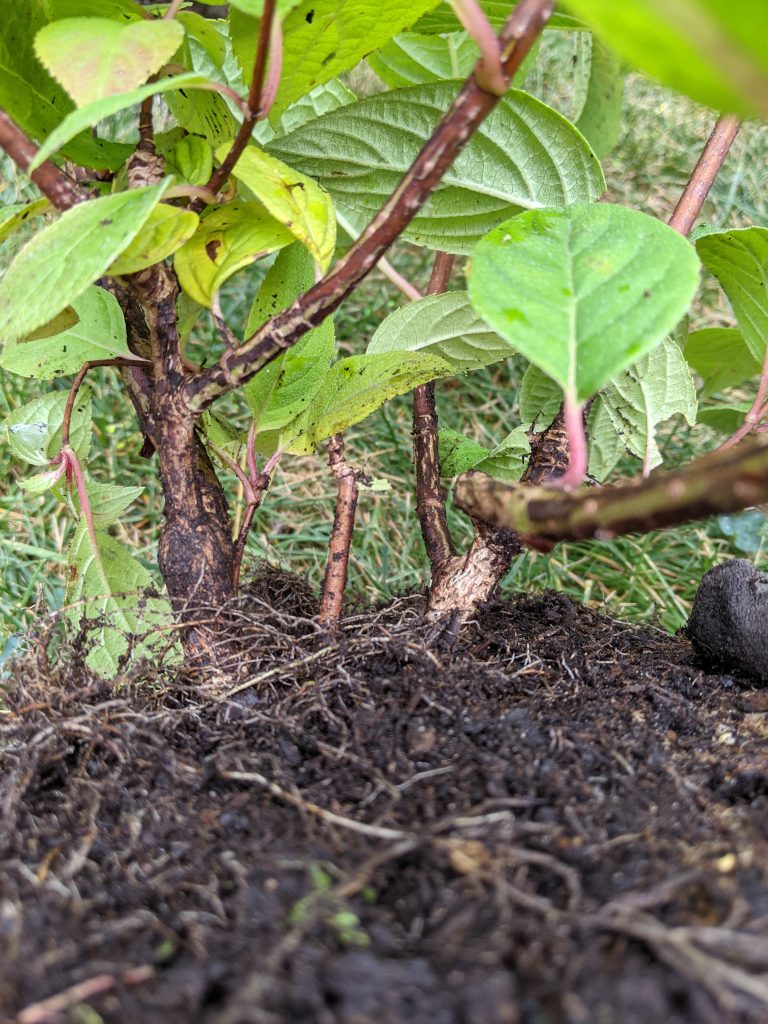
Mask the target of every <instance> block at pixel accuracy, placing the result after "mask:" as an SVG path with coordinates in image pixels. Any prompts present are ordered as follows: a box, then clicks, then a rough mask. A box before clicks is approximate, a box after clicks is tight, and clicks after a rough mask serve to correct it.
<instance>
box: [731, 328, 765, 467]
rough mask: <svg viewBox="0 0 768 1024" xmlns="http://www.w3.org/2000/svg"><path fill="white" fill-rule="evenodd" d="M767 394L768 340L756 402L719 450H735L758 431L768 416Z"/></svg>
mask: <svg viewBox="0 0 768 1024" xmlns="http://www.w3.org/2000/svg"><path fill="white" fill-rule="evenodd" d="M766 394H768V339H766V348H765V356H764V357H763V368H762V370H761V371H760V384H759V385H758V388H757V394H756V395H755V400H754V402H753V403H752V405H751V407H750V409H749V412H748V413H747V415H746V416H745V417H744V422H743V423H742V425H741V426H740V427H739V429H738V430H737V431H736V432H735V433H734V434H732V435H731V436H730V437H729V438H728V439H727V440H726V441H723V443H722V444H721V445H720V448H719V450H720V451H723V450H727V449H728V448H733V446H734V445H735V444H738V443H739V441H742V440H743V439H744V438H745V437H746V436H747V435H748V434H751V433H752V431H753V430H755V429H757V427H758V426H759V425H760V423H762V421H763V420H764V419H765V418H766V416H768V402H766V401H765V396H766Z"/></svg>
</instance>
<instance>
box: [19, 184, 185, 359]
mask: <svg viewBox="0 0 768 1024" xmlns="http://www.w3.org/2000/svg"><path fill="white" fill-rule="evenodd" d="M167 187H168V182H167V181H162V182H160V184H158V185H151V186H149V187H148V188H136V189H131V191H130V192H118V193H116V194H115V195H111V196H104V197H102V198H101V199H91V200H89V201H88V202H85V203H80V204H79V205H78V206H74V207H73V208H72V209H71V210H67V211H66V213H63V214H62V215H61V217H59V219H58V220H57V221H55V222H54V223H53V224H50V225H49V226H48V227H46V228H43V230H42V231H39V232H38V233H37V234H36V235H35V236H34V238H32V239H31V240H30V241H29V242H28V243H27V244H26V245H25V246H24V248H23V249H22V250H21V251H20V252H19V254H18V255H17V256H16V259H15V260H14V261H13V263H11V265H10V267H9V268H8V270H7V271H6V273H5V276H4V277H3V279H2V281H0V339H2V340H3V341H5V342H6V343H7V342H10V341H15V340H16V339H17V338H23V337H25V336H27V335H28V334H31V332H32V331H34V330H35V329H36V328H37V327H42V325H43V324H46V323H48V321H49V320H52V319H53V318H54V317H55V316H56V314H57V313H60V312H61V311H62V310H63V309H66V307H67V306H70V305H71V304H72V303H73V302H74V300H75V299H76V298H77V297H78V296H79V295H82V294H83V292H84V291H85V289H86V288H87V287H88V286H89V285H90V284H91V283H92V282H93V281H95V280H96V279H97V278H99V277H101V275H102V274H103V273H104V272H105V271H106V270H107V268H108V267H109V266H110V265H111V264H112V263H113V262H114V261H115V259H116V258H117V257H118V256H119V255H120V253H121V252H122V251H123V250H124V249H125V248H126V247H127V246H128V245H130V243H131V242H132V241H133V239H134V238H135V237H136V235H137V234H138V233H139V231H141V228H142V226H143V225H144V223H145V221H146V220H147V218H148V217H149V215H150V213H151V212H152V210H153V208H154V207H155V206H156V205H157V203H158V202H159V201H160V199H161V198H162V195H163V192H164V191H165V189H166V188H167Z"/></svg>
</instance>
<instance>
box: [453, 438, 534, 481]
mask: <svg viewBox="0 0 768 1024" xmlns="http://www.w3.org/2000/svg"><path fill="white" fill-rule="evenodd" d="M530 451H531V443H530V441H529V440H528V435H527V433H526V430H525V427H522V426H521V427H515V429H514V430H513V431H512V432H511V433H510V434H508V435H507V436H506V437H505V438H504V440H503V441H502V442H501V444H498V445H496V447H495V448H491V449H488V448H485V447H484V446H483V445H481V444H478V443H477V441H473V440H472V438H469V437H465V436H464V435H463V434H459V433H457V432H456V431H455V430H441V431H440V434H439V435H438V456H439V460H440V475H441V476H447V477H452V476H459V475H460V474H461V473H466V472H467V471H468V470H470V469H477V470H480V472H481V473H486V474H487V475H488V476H492V477H495V478H496V479H497V480H503V481H504V482H505V483H514V482H515V481H516V480H519V479H520V477H521V476H522V475H523V470H524V469H525V464H526V462H527V461H528V455H529V454H530Z"/></svg>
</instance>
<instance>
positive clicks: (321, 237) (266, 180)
mask: <svg viewBox="0 0 768 1024" xmlns="http://www.w3.org/2000/svg"><path fill="white" fill-rule="evenodd" d="M228 152H229V146H223V147H221V148H220V149H219V150H218V152H217V153H216V158H217V159H218V160H219V161H222V160H224V158H225V157H226V155H227V153H228ZM232 173H233V175H234V176H235V177H236V178H237V179H238V181H241V182H242V183H243V184H244V185H245V186H246V187H247V188H248V189H249V190H250V191H251V192H252V193H253V195H254V196H255V197H256V198H257V199H258V200H259V201H260V202H262V203H263V204H264V206H265V207H266V208H267V210H269V212H270V213H271V214H272V216H273V217H274V218H275V220H278V221H279V222H280V223H281V224H283V225H284V226H285V227H286V228H287V229H288V230H289V231H290V232H291V234H292V235H294V236H295V237H296V238H298V240H299V241H300V242H302V243H303V244H304V245H306V247H307V248H308V249H309V251H310V252H311V253H312V255H313V256H314V258H315V260H316V261H317V263H318V264H319V266H320V267H321V269H322V270H325V269H326V268H327V267H328V264H329V263H330V262H331V258H332V257H333V252H334V249H335V248H336V215H335V213H334V210H333V201H332V200H331V197H330V195H329V194H328V193H327V192H326V191H325V189H323V188H320V186H319V185H318V184H317V182H316V181H313V180H312V178H308V177H307V176H306V175H304V174H299V173H298V171H295V170H293V168H291V167H288V166H287V165H286V164H284V163H283V162H282V161H281V160H277V159H276V158H275V157H273V156H271V155H270V154H269V153H264V152H263V151H262V150H260V149H258V148H257V147H256V146H248V147H246V149H245V151H244V152H243V153H242V155H241V157H240V159H239V160H238V161H237V163H236V164H235V168H234V170H233V172H232Z"/></svg>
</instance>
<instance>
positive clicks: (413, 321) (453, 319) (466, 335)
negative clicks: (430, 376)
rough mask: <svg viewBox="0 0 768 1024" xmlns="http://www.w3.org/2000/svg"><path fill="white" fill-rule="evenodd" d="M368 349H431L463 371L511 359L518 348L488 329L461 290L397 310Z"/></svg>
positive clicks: (392, 350) (373, 351)
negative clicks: (514, 348)
mask: <svg viewBox="0 0 768 1024" xmlns="http://www.w3.org/2000/svg"><path fill="white" fill-rule="evenodd" d="M367 351H368V354H369V355H372V354H373V353H376V352H423V351H428V352H429V353H430V355H437V356H440V358H441V359H445V361H446V362H448V363H450V365H451V366H453V367H454V369H456V370H457V371H459V372H461V371H463V370H477V369H479V368H480V367H481V366H488V365H489V364H490V363H495V362H498V361H499V360H500V359H507V358H508V357H509V356H511V355H512V353H513V351H514V350H513V349H512V347H511V345H509V343H508V342H506V341H504V339H503V338H500V337H499V336H498V334H495V333H494V332H493V331H490V330H489V329H488V325H487V324H486V323H485V321H484V320H481V319H480V317H479V316H478V315H477V313H475V311H474V309H473V308H472V304H471V302H470V301H469V295H467V293H466V292H460V291H457V292H443V294H442V295H427V296H425V297H424V298H423V299H418V300H417V301H416V302H410V303H408V305H407V306H401V307H400V308H399V309H396V310H395V311H394V313H390V315H389V316H388V317H387V318H386V319H385V320H384V321H383V322H382V323H381V324H379V326H378V328H377V329H376V333H375V334H374V335H373V337H372V338H371V341H370V343H369V345H368V349H367Z"/></svg>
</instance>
